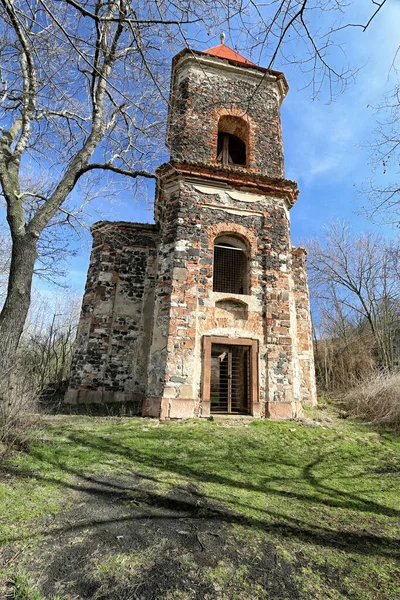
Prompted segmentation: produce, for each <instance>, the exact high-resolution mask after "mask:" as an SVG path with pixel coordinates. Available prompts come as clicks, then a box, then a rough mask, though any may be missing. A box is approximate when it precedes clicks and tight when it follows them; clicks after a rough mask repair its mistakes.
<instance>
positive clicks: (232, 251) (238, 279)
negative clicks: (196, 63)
mask: <svg viewBox="0 0 400 600" xmlns="http://www.w3.org/2000/svg"><path fill="white" fill-rule="evenodd" d="M248 263H249V261H248V249H247V246H246V244H245V242H244V241H243V240H241V239H240V238H238V237H236V236H233V235H221V236H218V237H217V238H216V239H215V242H214V268H213V291H214V292H225V293H227V294H248V292H249V282H248V279H249V276H248Z"/></svg>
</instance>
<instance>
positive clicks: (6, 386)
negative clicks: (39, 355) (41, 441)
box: [0, 365, 39, 448]
mask: <svg viewBox="0 0 400 600" xmlns="http://www.w3.org/2000/svg"><path fill="white" fill-rule="evenodd" d="M0 397H1V398H2V402H0V446H4V447H5V448H10V447H18V448H21V447H24V446H25V445H26V443H27V442H28V440H29V438H30V432H31V430H32V428H33V427H34V426H35V425H36V424H37V422H38V419H39V417H38V414H37V396H36V393H35V384H34V378H33V377H32V373H30V372H29V371H26V370H24V369H22V368H21V365H17V366H16V367H15V368H14V370H13V371H12V372H11V373H8V374H7V375H6V376H5V377H2V378H1V381H0Z"/></svg>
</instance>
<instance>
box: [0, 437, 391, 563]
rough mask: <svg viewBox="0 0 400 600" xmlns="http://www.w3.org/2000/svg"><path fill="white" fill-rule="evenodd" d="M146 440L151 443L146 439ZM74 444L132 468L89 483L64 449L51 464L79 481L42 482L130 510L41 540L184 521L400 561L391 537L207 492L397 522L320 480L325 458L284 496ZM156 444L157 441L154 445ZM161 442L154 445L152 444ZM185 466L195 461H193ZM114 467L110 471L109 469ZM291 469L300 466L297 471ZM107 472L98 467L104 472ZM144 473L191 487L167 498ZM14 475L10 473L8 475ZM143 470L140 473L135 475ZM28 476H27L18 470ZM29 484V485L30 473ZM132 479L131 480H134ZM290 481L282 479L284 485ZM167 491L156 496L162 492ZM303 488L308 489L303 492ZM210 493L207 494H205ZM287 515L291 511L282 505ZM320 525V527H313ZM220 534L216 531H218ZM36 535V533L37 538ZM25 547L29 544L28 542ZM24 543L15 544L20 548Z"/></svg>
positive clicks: (87, 442) (166, 460) (98, 445)
mask: <svg viewBox="0 0 400 600" xmlns="http://www.w3.org/2000/svg"><path fill="white" fill-rule="evenodd" d="M141 435H142V437H144V438H146V436H143V434H142V433H141ZM68 440H69V441H71V442H73V444H75V445H77V446H78V447H81V448H82V450H83V448H85V447H86V448H89V449H91V450H96V451H100V452H107V454H108V455H112V456H116V455H118V456H120V457H122V458H123V459H124V460H127V462H128V463H129V464H131V465H132V467H127V470H126V476H125V477H120V478H118V477H116V476H105V475H102V476H99V477H98V476H89V475H87V474H85V473H83V472H81V471H80V470H78V469H73V468H71V467H69V466H68V465H67V464H66V463H67V461H68V457H67V456H64V455H63V448H62V447H60V449H59V452H58V454H57V455H56V456H55V457H54V459H53V460H52V459H49V457H48V456H46V459H45V460H46V461H47V462H48V463H49V462H50V463H51V464H53V465H54V466H55V467H57V469H60V470H62V471H64V472H66V473H68V474H69V475H71V476H73V480H72V481H63V482H60V481H59V480H57V479H56V478H54V477H52V476H46V475H43V474H40V473H37V472H36V473H35V479H42V480H43V481H46V482H51V483H55V484H57V485H59V486H60V487H61V488H62V487H65V488H66V489H69V490H72V491H75V492H79V493H81V494H84V495H85V496H88V497H90V498H91V499H92V502H93V508H94V507H95V503H96V501H98V502H100V503H101V504H102V505H103V506H104V505H107V504H108V505H109V506H113V505H118V506H126V507H128V508H129V510H127V511H125V513H124V514H123V515H121V514H114V513H113V511H111V514H107V511H103V514H102V516H101V517H98V516H96V514H95V510H94V511H93V514H92V515H91V514H90V513H88V514H87V515H86V516H85V518H83V519H81V520H80V521H79V522H77V523H70V522H68V523H65V524H62V525H60V526H58V527H52V528H51V530H49V532H48V533H46V531H43V532H40V533H41V534H42V535H44V536H46V535H49V536H58V535H63V534H71V533H72V532H78V531H83V530H85V529H87V528H96V527H102V528H104V527H107V526H111V525H115V524H117V523H120V524H124V525H125V526H127V525H133V524H134V523H139V522H141V521H149V520H150V521H152V522H155V523H156V522H158V523H160V522H163V521H165V520H168V521H174V520H175V521H176V520H179V519H185V518H187V519H190V520H191V522H192V523H196V522H198V523H199V522H204V521H207V523H210V524H211V523H215V524H223V525H234V524H236V525H242V526H245V527H247V528H250V529H252V530H254V531H258V532H261V533H268V534H269V535H270V536H275V535H279V536H280V537H288V538H292V539H293V538H296V539H298V540H301V541H302V542H305V543H308V544H313V545H316V546H320V547H328V548H340V549H342V550H347V551H351V552H352V553H357V554H360V555H376V556H385V557H387V558H398V557H399V556H400V547H399V542H398V540H394V539H392V538H390V537H387V536H384V535H380V534H374V533H369V532H366V531H363V530H359V531H354V524H352V526H351V529H352V530H350V531H349V530H345V529H344V528H343V525H340V522H339V525H338V526H336V528H335V524H334V520H333V519H332V522H330V523H327V524H326V525H325V524H321V522H320V523H317V522H316V519H315V518H314V517H313V512H312V510H310V517H309V519H305V518H299V517H295V516H291V515H288V514H285V512H284V510H283V509H282V511H279V509H276V508H266V507H264V508H260V506H258V507H255V506H251V504H250V503H251V496H250V497H247V496H246V495H245V496H244V499H243V498H242V497H240V498H236V499H235V500H234V503H233V501H232V500H231V501H230V502H229V505H228V504H227V503H226V502H224V498H223V496H222V495H218V494H217V493H216V492H215V488H214V487H213V488H212V489H213V492H209V491H206V492H205V491H204V485H205V484H218V485H219V486H223V488H227V489H228V490H231V491H232V490H233V491H234V490H235V489H236V490H239V491H240V490H241V491H245V492H255V493H257V494H262V495H263V497H265V503H267V501H268V497H269V496H272V495H274V496H275V497H276V496H278V497H280V498H281V499H282V503H284V502H285V501H286V500H287V499H288V498H289V499H294V500H296V501H299V502H301V503H306V504H307V506H308V507H310V508H312V507H313V506H314V507H316V508H321V507H323V508H325V509H326V510H329V509H330V508H334V509H343V510H351V511H359V512H360V513H372V514H373V515H379V516H381V515H384V516H390V517H395V516H399V514H400V511H397V510H395V509H393V508H390V507H385V506H382V505H380V504H379V503H376V502H373V501H371V500H367V499H365V498H362V497H359V496H357V494H354V493H350V492H349V493H346V492H344V491H343V490H337V489H335V488H334V487H332V486H329V485H327V484H326V483H323V482H322V481H320V480H319V479H318V478H317V477H316V475H315V469H316V467H317V466H318V465H320V464H321V463H322V461H323V460H324V459H323V456H319V457H318V458H317V459H315V460H313V461H310V462H309V463H308V464H307V465H305V466H304V468H303V470H302V473H301V477H300V479H299V481H298V483H299V486H298V491H295V489H296V485H293V483H294V484H295V483H296V482H292V490H290V491H288V490H279V489H276V488H274V487H273V485H274V484H275V483H276V480H277V478H276V477H270V478H269V479H268V478H263V481H262V484H261V485H260V484H257V483H250V482H248V481H247V482H241V481H239V480H238V479H235V476H234V473H232V475H231V476H228V475H226V474H221V473H217V472H215V469H214V468H213V467H208V466H207V465H206V464H202V465H201V466H197V467H196V466H190V465H189V464H187V463H186V462H185V461H184V460H183V459H182V458H181V457H179V456H167V452H165V453H164V454H162V453H161V451H159V452H158V453H154V452H151V451H148V452H145V451H143V450H142V451H140V450H139V449H138V448H131V447H128V446H127V445H125V444H123V443H119V442H116V441H115V440H111V439H104V437H102V436H100V435H96V434H93V433H89V432H87V431H85V432H84V433H79V434H78V433H76V432H71V433H70V434H69V435H68ZM149 441H150V440H149ZM152 441H153V442H154V438H152ZM32 453H33V456H34V457H35V458H36V459H37V460H40V459H41V456H40V452H39V451H35V449H33V451H32ZM186 460H190V458H187V459H186ZM287 465H288V463H287V462H285V461H284V460H282V461H275V469H274V472H276V473H279V467H283V466H287ZM108 466H109V465H108ZM290 466H293V465H292V464H290ZM101 467H102V464H101V463H100V464H99V470H100V469H101ZM140 467H143V468H146V469H148V468H151V469H155V470H159V471H163V472H165V471H167V472H168V473H169V474H172V475H176V476H179V477H180V478H185V479H186V480H189V481H191V482H192V484H191V485H189V484H188V485H186V484H180V485H179V484H177V485H170V489H168V491H165V485H166V484H165V483H163V482H162V481H161V480H160V479H159V478H158V477H157V475H149V474H145V473H141V472H140ZM9 469H11V467H9ZM135 469H136V470H135ZM16 472H18V473H19V475H20V476H21V472H20V471H18V470H16ZM25 476H27V477H29V476H30V475H29V473H26V474H25ZM127 478H128V479H127ZM284 480H285V479H284V478H283V479H282V481H284ZM305 482H306V483H307V484H308V486H310V487H311V489H312V490H314V492H315V495H313V494H312V493H306V492H304V491H302V490H301V485H304V483H305ZM160 483H162V484H163V485H164V487H163V488H161V491H160V489H157V487H159V484H160ZM300 484H301V485H300ZM202 486H203V490H202ZM282 507H283V508H284V504H282ZM313 519H314V520H313ZM212 526H214V525H212ZM36 533H37V532H36ZM23 537H24V539H26V538H27V537H29V534H28V535H27V536H23ZM18 539H20V538H18V536H17V537H15V538H14V539H12V540H10V539H9V538H8V542H11V541H17V540H18Z"/></svg>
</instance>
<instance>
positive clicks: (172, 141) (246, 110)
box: [168, 54, 286, 178]
mask: <svg viewBox="0 0 400 600" xmlns="http://www.w3.org/2000/svg"><path fill="white" fill-rule="evenodd" d="M285 91H286V90H285V89H284V88H283V85H282V82H281V80H280V79H279V78H278V77H277V76H275V75H272V74H269V73H268V72H260V71H259V70H257V69H256V68H255V69H251V68H246V69H244V68H240V67H237V66H233V65H231V64H229V63H228V62H227V61H225V60H222V59H217V58H215V57H211V56H204V55H198V54H196V55H192V54H184V55H183V56H182V57H181V58H180V59H179V60H178V61H177V63H176V64H175V69H174V74H173V79H172V88H171V105H172V109H171V111H170V118H169V124H168V144H169V148H170V151H171V159H172V160H176V161H178V162H187V163H192V164H203V165H215V163H216V157H217V156H216V155H217V137H218V121H219V118H220V117H221V116H226V115H231V116H235V117H239V118H241V119H243V120H244V121H246V122H247V124H248V130H249V139H248V144H247V145H248V157H249V159H248V165H247V166H246V168H243V169H245V170H246V172H249V173H250V172H255V173H258V174H261V175H267V176H269V177H273V178H281V177H283V174H284V173H283V145H282V130H281V120H280V110H279V109H280V104H281V102H282V100H283V97H284V93H285Z"/></svg>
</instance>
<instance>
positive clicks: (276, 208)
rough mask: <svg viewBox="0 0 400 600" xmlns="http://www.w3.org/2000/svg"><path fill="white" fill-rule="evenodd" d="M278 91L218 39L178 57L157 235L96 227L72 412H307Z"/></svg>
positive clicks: (298, 270)
mask: <svg viewBox="0 0 400 600" xmlns="http://www.w3.org/2000/svg"><path fill="white" fill-rule="evenodd" d="M287 91H288V86H287V83H286V80H285V77H284V75H283V74H282V73H279V72H276V71H271V70H268V69H264V68H262V67H258V66H256V65H254V64H253V63H251V62H250V61H248V60H247V59H245V58H243V57H242V56H240V55H239V54H237V53H236V52H234V51H233V50H231V49H229V48H228V47H227V46H225V45H224V44H221V45H219V46H217V47H215V48H211V49H210V50H207V51H206V52H198V51H193V50H189V49H186V50H183V51H182V52H180V53H179V54H178V55H177V56H175V58H174V59H173V64H172V77H171V92H170V106H169V116H168V127H167V143H168V147H169V149H170V155H171V158H170V161H169V162H168V163H166V164H164V165H162V166H161V167H159V168H158V170H157V176H158V180H157V192H156V202H155V225H154V226H153V225H147V226H146V225H145V226H143V225H140V224H129V223H108V222H102V223H100V224H96V225H95V226H94V228H93V235H94V246H93V252H92V258H91V266H90V269H89V276H88V283H87V287H86V292H85V298H84V302H83V312H82V318H81V323H80V328H79V333H78V340H77V351H76V356H75V362H74V367H73V374H72V377H71V384H70V390H69V392H68V393H67V400H68V401H69V402H90V403H92V402H95V403H100V404H104V403H110V402H111V403H116V402H119V403H120V402H124V403H126V402H134V403H135V402H136V405H137V406H139V405H141V407H142V414H143V415H144V416H153V417H160V418H164V419H168V418H190V417H195V416H199V417H209V416H210V415H212V414H214V413H215V414H217V413H222V414H248V415H253V416H255V417H260V416H262V417H264V416H265V417H270V418H292V417H297V416H300V415H301V414H302V405H303V404H315V402H316V391H315V378H314V362H313V348H312V336H311V318H310V309H309V297H308V285H307V275H306V268H305V255H306V252H305V250H304V249H301V248H298V249H296V248H293V247H292V245H291V239H290V218H289V214H290V209H291V207H292V206H293V204H294V202H295V201H296V199H297V195H298V190H297V185H296V183H295V182H293V181H288V180H286V179H285V178H284V164H283V144H282V130H281V122H280V105H281V103H282V101H283V99H284V97H285V95H286V93H287ZM138 257H139V258H138ZM99 288H100V289H99Z"/></svg>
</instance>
